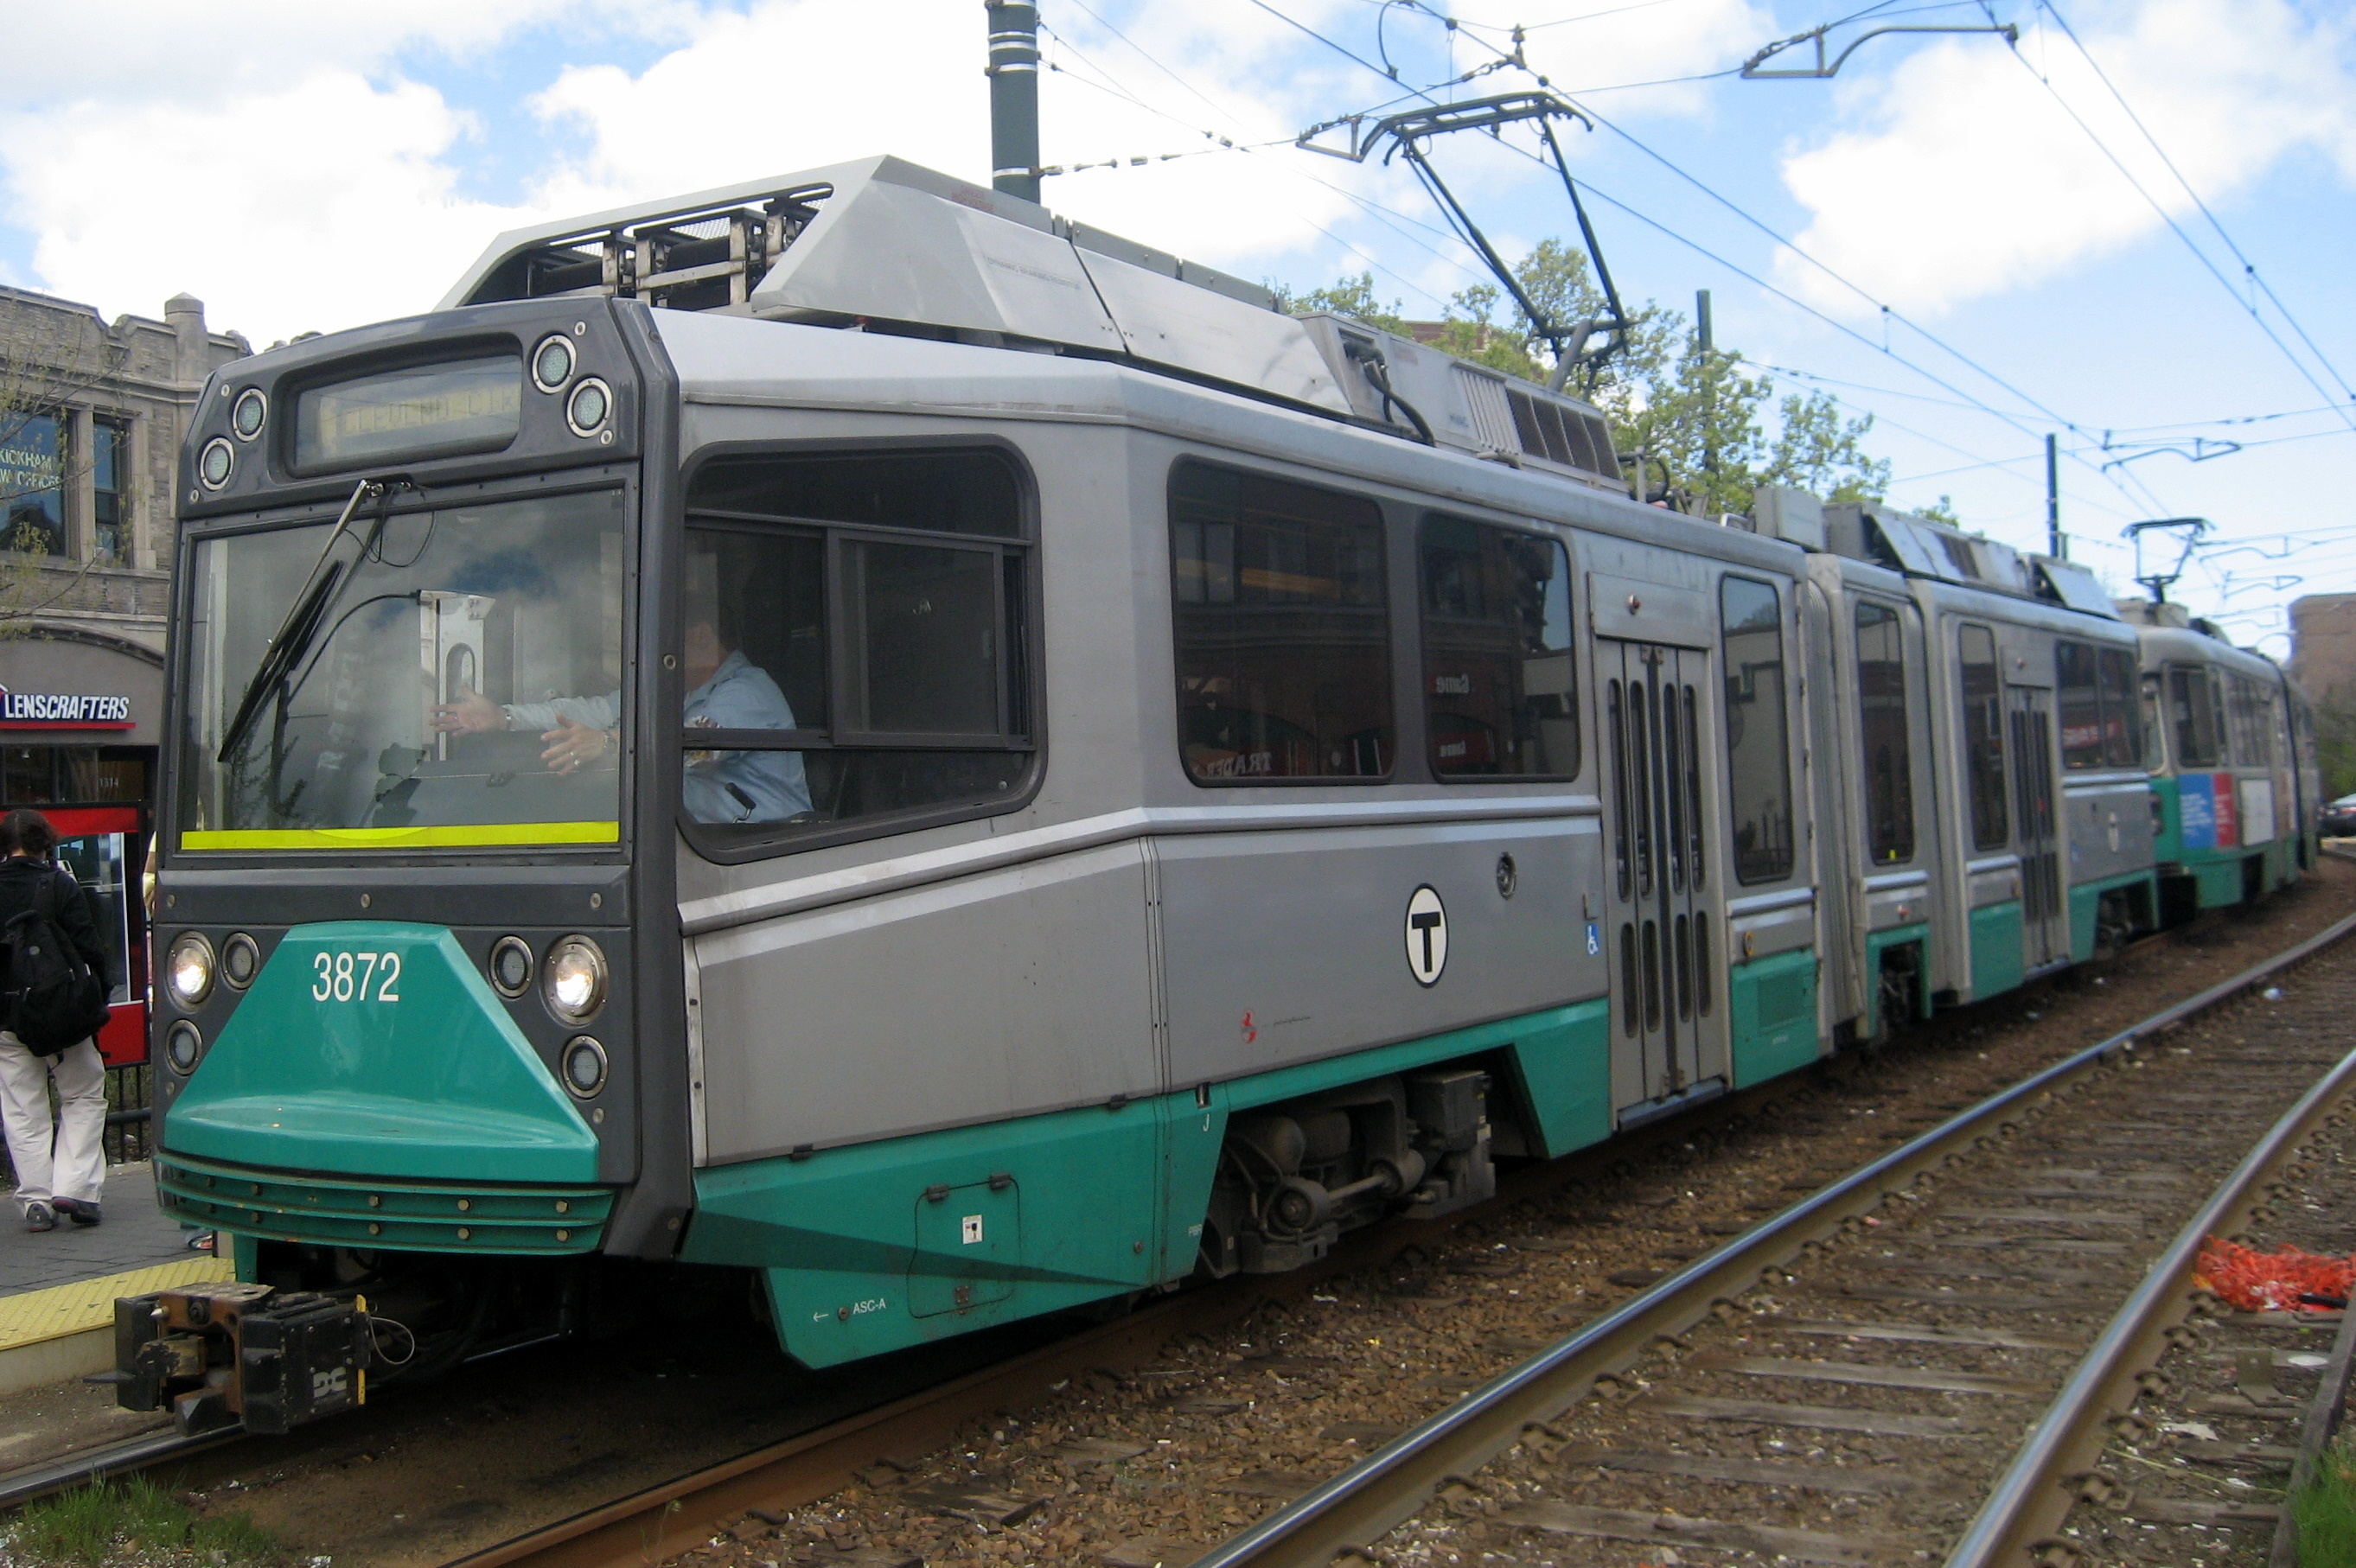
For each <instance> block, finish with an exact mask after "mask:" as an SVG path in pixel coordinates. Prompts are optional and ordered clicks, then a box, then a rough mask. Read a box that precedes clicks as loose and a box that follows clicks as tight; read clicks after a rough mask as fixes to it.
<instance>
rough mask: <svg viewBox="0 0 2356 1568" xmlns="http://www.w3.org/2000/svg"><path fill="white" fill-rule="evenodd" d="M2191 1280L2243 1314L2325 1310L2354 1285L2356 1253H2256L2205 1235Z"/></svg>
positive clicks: (2286, 1250)
mask: <svg viewBox="0 0 2356 1568" xmlns="http://www.w3.org/2000/svg"><path fill="white" fill-rule="evenodd" d="M2192 1284H2193V1287H2194V1288H2195V1289H2198V1290H2206V1291H2209V1292H2211V1293H2212V1294H2214V1295H2215V1296H2216V1297H2217V1298H2218V1299H2219V1300H2220V1301H2222V1302H2224V1303H2225V1304H2226V1305H2227V1306H2228V1307H2238V1308H2239V1309H2240V1310H2242V1311H2244V1312H2326V1311H2329V1310H2330V1309H2331V1307H2337V1306H2339V1305H2340V1303H2342V1302H2345V1301H2346V1300H2347V1299H2348V1296H2349V1292H2350V1290H2351V1288H2356V1257H2344V1258H2340V1257H2323V1256H2319V1255H2318V1254H2317V1253H2303V1252H2300V1251H2299V1250H2298V1249H2297V1247H2284V1248H2283V1249H2281V1250H2280V1251H2279V1252H2272V1253H2262V1252H2259V1251H2258V1250H2256V1249H2255V1248H2254V1247H2245V1246H2243V1245H2242V1244H2241V1243H2238V1242H2228V1241H2223V1240H2221V1239H2220V1238H2218V1237H2215V1236H2211V1237H2210V1238H2209V1239H2208V1241H2206V1242H2205V1243H2201V1257H2200V1259H2199V1261H2198V1262H2196V1263H2195V1264H2193V1265H2192ZM2303 1296H2321V1297H2324V1298H2325V1300H2323V1301H2311V1300H2302V1299H2301V1297H2303ZM2326 1301H2328V1302H2329V1306H2327V1305H2326V1304H2325V1303H2326Z"/></svg>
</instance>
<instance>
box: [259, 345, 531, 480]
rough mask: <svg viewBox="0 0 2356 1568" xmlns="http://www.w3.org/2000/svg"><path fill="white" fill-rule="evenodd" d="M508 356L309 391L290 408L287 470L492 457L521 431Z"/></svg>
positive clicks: (517, 363)
mask: <svg viewBox="0 0 2356 1568" xmlns="http://www.w3.org/2000/svg"><path fill="white" fill-rule="evenodd" d="M522 400H523V361H522V359H521V358H520V357H518V356H516V355H513V354H493V355H486V356H484V357H480V358H476V359H454V360H450V361H448V362H446V363H444V364H440V365H412V366H406V367H404V368H401V369H398V370H385V371H380V372H379V373H378V374H376V375H373V376H362V377H359V378H357V379H353V380H349V381H337V382H333V383H331V384H329V385H327V386H325V387H314V388H312V389H309V390H308V391H305V392H302V393H299V394H297V396H296V398H295V467H296V468H297V469H299V470H301V471H303V472H304V473H306V474H316V473H320V472H323V471H325V470H328V469H335V468H351V467H357V466H359V465H360V464H369V463H379V462H382V461H385V460H387V459H400V458H408V457H429V456H437V455H449V454H453V453H462V452H488V451H496V450H497V449H498V448H499V447H502V446H505V445H507V444H508V443H509V442H511V441H513V440H514V439H515V437H516V432H517V431H518V430H519V429H520V428H521V422H520V421H521V417H522Z"/></svg>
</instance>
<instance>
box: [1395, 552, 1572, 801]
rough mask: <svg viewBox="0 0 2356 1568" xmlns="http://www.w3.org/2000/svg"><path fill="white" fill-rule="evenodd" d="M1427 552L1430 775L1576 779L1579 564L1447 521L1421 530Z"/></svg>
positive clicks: (1425, 630) (1426, 679) (1425, 665)
mask: <svg viewBox="0 0 2356 1568" xmlns="http://www.w3.org/2000/svg"><path fill="white" fill-rule="evenodd" d="M1420 548H1421V551H1422V582H1423V588H1422V592H1423V694H1424V705H1425V714H1426V724H1427V728H1428V729H1429V730H1430V736H1431V741H1430V743H1431V771H1432V772H1433V773H1437V774H1438V775H1440V777H1441V778H1443V779H1449V778H1470V779H1487V778H1569V777H1571V776H1572V775H1574V774H1576V773H1578V772H1579V688H1578V685H1577V677H1576V676H1575V675H1574V674H1573V671H1572V667H1571V657H1570V624H1571V615H1570V552H1569V550H1567V549H1564V548H1563V546H1562V544H1561V542H1560V541H1559V540H1556V539H1541V538H1538V537H1537V536H1535V535H1531V534H1526V533H1519V532H1516V531H1515V530H1514V529H1512V528H1493V527H1491V526H1490V525H1488V524H1486V523H1474V522H1468V521H1466V520H1464V519H1463V518H1461V517H1442V516H1440V515H1439V514H1437V513H1433V514H1429V515H1427V516H1426V517H1424V519H1423V529H1422V539H1421V541H1420Z"/></svg>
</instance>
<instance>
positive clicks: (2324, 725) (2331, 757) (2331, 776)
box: [2315, 687, 2356, 800]
mask: <svg viewBox="0 0 2356 1568" xmlns="http://www.w3.org/2000/svg"><path fill="white" fill-rule="evenodd" d="M2315 760H2316V763H2317V764H2318V765H2319V767H2320V768H2321V769H2322V772H2323V798H2324V799H2326V800H2338V799H2339V798H2340V796H2341V795H2348V794H2351V793H2356V691H2351V690H2349V689H2348V688H2345V687H2341V688H2337V689H2335V690H2332V691H2328V692H2326V693H2324V695H2323V700H2322V701H2320V702H2319V703H2317V704H2316V705H2315Z"/></svg>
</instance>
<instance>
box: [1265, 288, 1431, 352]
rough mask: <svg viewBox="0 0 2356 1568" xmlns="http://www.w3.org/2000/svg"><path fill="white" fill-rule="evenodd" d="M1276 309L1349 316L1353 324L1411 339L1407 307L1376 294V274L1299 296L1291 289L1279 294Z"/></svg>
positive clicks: (1305, 313)
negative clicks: (1406, 314) (1360, 322)
mask: <svg viewBox="0 0 2356 1568" xmlns="http://www.w3.org/2000/svg"><path fill="white" fill-rule="evenodd" d="M1276 306H1277V308H1278V309H1279V310H1280V311H1283V312H1284V313H1285V314H1286V315H1317V314H1319V313H1320V312H1323V313H1325V314H1327V315H1346V316H1348V317H1349V318H1350V319H1351V320H1353V321H1363V322H1365V324H1366V325H1368V326H1378V327H1381V328H1382V329H1383V330H1384V331H1385V332H1396V333H1398V335H1399V336H1402V337H1405V336H1408V329H1407V318H1406V317H1405V316H1404V315H1400V312H1401V311H1403V310H1404V309H1405V308H1406V307H1405V306H1404V305H1403V304H1400V303H1399V302H1398V300H1393V301H1391V303H1390V304H1383V303H1382V301H1381V300H1380V299H1378V298H1376V295H1375V274H1374V273H1373V272H1360V273H1359V274H1358V275H1357V276H1356V277H1355V278H1353V277H1348V276H1344V277H1342V278H1339V279H1337V280H1335V281H1334V282H1333V283H1330V284H1328V285H1327V286H1326V287H1324V288H1322V289H1311V290H1310V291H1309V292H1308V293H1305V294H1296V293H1293V292H1292V291H1291V290H1290V289H1281V288H1280V289H1278V290H1277V291H1276Z"/></svg>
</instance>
